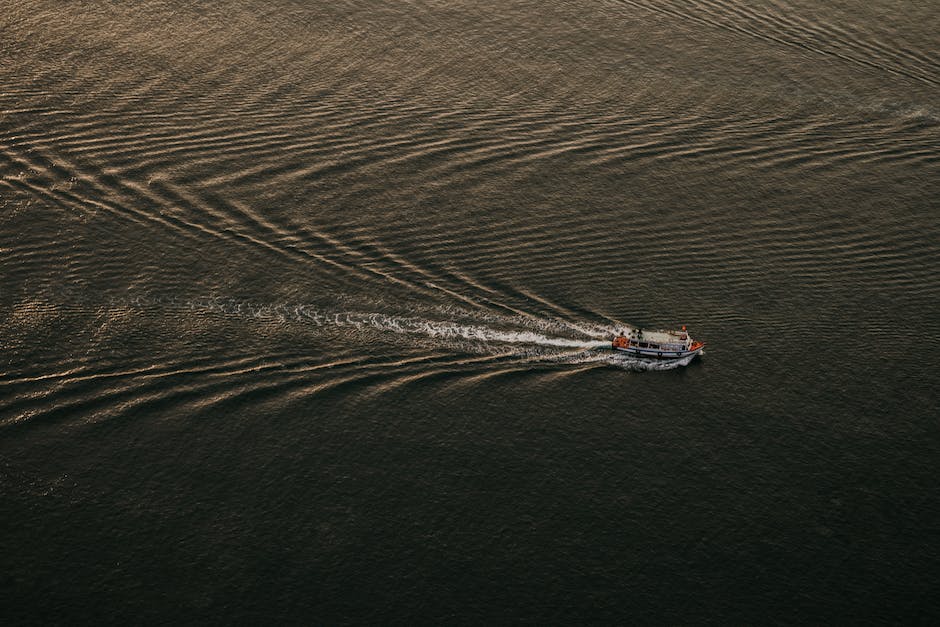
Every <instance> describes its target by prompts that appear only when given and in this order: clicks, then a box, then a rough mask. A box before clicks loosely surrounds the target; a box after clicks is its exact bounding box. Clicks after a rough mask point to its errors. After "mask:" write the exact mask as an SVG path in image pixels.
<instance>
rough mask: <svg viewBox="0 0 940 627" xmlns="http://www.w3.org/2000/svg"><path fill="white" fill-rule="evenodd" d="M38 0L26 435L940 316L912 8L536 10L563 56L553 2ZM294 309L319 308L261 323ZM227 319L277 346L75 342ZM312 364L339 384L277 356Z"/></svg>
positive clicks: (11, 295) (26, 168)
mask: <svg viewBox="0 0 940 627" xmlns="http://www.w3.org/2000/svg"><path fill="white" fill-rule="evenodd" d="M7 4H8V5H10V6H6V7H5V8H6V9H8V10H7V11H5V12H3V15H4V17H2V18H0V20H2V26H3V27H4V29H5V32H8V33H9V34H10V36H9V37H7V38H6V39H5V42H4V43H3V46H4V50H5V52H7V53H8V54H7V57H8V58H9V59H11V61H10V62H9V63H7V64H6V65H4V66H2V67H0V78H2V79H3V84H4V89H3V91H2V93H0V203H2V205H0V206H2V211H3V212H4V219H3V222H2V223H0V229H2V231H0V235H2V239H0V248H2V253H3V254H2V257H0V269H2V272H3V276H4V277H5V278H6V280H7V282H8V289H7V290H6V292H5V294H4V297H3V299H4V300H3V303H2V306H3V311H4V314H5V315H6V318H5V319H6V321H7V322H6V323H5V324H4V327H3V340H4V342H5V345H6V346H8V347H11V348H10V350H11V355H12V356H11V358H10V362H9V366H8V367H7V368H6V372H5V374H4V379H3V382H4V385H8V386H14V388H15V389H17V390H20V389H21V388H20V387H16V386H27V387H29V386H38V387H36V391H35V394H36V395H38V396H35V397H34V396H30V394H32V393H28V392H22V394H21V395H20V396H19V398H20V401H19V402H18V403H14V404H13V405H12V406H11V407H10V408H8V411H6V412H5V420H7V421H13V422H18V421H21V420H23V417H24V416H28V415H29V413H30V412H31V411H36V412H39V413H43V412H48V411H51V410H50V409H48V408H47V409H45V410H43V409H28V407H34V405H35V407H38V408H41V407H42V406H43V405H42V403H43V402H46V401H43V400H42V399H43V398H45V396H44V395H50V394H53V393H54V392H53V391H52V390H55V389H59V388H58V387H57V386H62V389H63V390H65V392H63V394H65V396H68V394H72V395H73V396H74V398H75V401H74V402H75V403H77V404H78V405H75V407H79V408H80V407H81V402H82V401H81V400H80V399H81V397H82V394H83V390H84V391H85V393H88V390H89V389H91V388H86V387H85V386H92V387H93V388H94V389H97V387H95V386H104V387H105V388H106V389H107V390H109V391H108V392H107V393H105V394H104V395H102V396H100V397H98V400H95V401H94V402H93V403H92V404H91V405H90V406H88V407H85V408H84V409H83V410H82V411H81V412H79V413H91V414H95V415H102V412H104V411H105V408H115V411H118V409H117V408H119V407H121V406H124V405H127V404H129V405H127V406H128V407H130V406H133V404H134V403H135V402H138V401H139V402H141V403H145V402H150V401H147V400H146V399H147V398H149V397H148V396H147V390H148V389H149V388H147V387H146V386H148V385H152V386H153V390H154V392H153V394H154V398H156V397H157V396H158V393H157V392H156V390H158V389H161V386H165V385H166V384H167V382H168V381H171V380H176V379H177V378H178V379H180V380H185V381H198V383H193V386H194V387H192V388H191V389H190V388H189V387H187V386H188V385H189V384H188V383H187V384H186V385H185V386H184V389H181V390H178V391H177V392H174V393H178V394H180V396H179V399H180V400H179V402H181V403H183V402H185V403H190V404H193V403H195V404H198V403H199V402H202V401H199V400H196V399H204V398H206V397H208V396H212V395H213V394H215V395H221V397H224V396H225V394H224V393H223V392H222V391H221V390H223V388H225V385H226V384H225V383H224V382H223V381H229V382H230V383H229V385H231V390H233V393H235V392H234V391H235V390H242V389H244V388H245V387H246V386H248V387H251V385H252V384H251V383H250V382H251V381H255V382H256V383H258V384H259V385H261V383H260V379H262V378H263V379H264V380H265V381H267V383H265V384H264V385H269V386H274V388H273V391H272V394H280V392H278V391H277V390H282V391H285V392H291V393H296V392H297V390H302V389H306V388H305V386H313V387H314V388H315V387H316V386H326V387H325V388H324V389H326V388H328V387H329V385H330V383H329V382H330V381H333V382H334V384H336V385H340V384H342V383H343V382H347V383H348V384H349V385H353V384H354V383H353V382H354V381H357V380H359V379H360V378H361V379H364V380H368V381H372V382H373V384H374V385H375V386H376V387H377V389H382V386H383V385H387V384H388V381H389V380H393V379H395V378H396V377H399V378H401V379H402V380H412V379H413V378H414V377H420V376H421V373H423V372H427V373H434V372H442V371H448V372H449V371H457V372H468V373H470V372H475V373H478V372H481V371H486V370H487V369H493V370H494V371H498V370H500V369H516V368H518V369H526V368H541V367H544V366H546V365H548V364H555V365H559V364H564V365H566V366H570V365H577V366H585V367H589V366H591V365H597V364H606V365H615V366H622V367H626V368H628V369H639V368H641V367H645V366H642V365H638V364H633V363H627V362H624V361H623V360H622V359H620V358H619V357H617V356H611V355H610V354H609V353H605V352H604V351H599V350H597V346H596V345H595V344H592V343H591V342H593V341H596V340H597V338H606V337H607V336H609V334H610V333H611V332H612V331H613V330H615V329H618V328H623V327H624V326H627V324H626V323H624V322H623V321H630V323H632V324H641V323H642V324H646V325H649V326H657V325H667V324H671V323H673V322H674V321H676V320H677V319H678V320H680V321H684V322H685V321H687V322H690V323H693V324H698V325H700V326H703V327H705V330H706V332H707V331H708V330H709V329H708V326H707V325H709V324H710V325H712V329H711V330H712V331H713V332H729V333H730V331H729V330H730V329H735V330H736V331H735V332H740V333H744V332H746V333H747V334H748V335H749V336H750V337H756V336H758V335H760V334H762V333H764V332H765V331H764V330H765V329H769V330H771V331H772V332H774V333H777V334H785V333H795V332H799V330H800V329H802V328H804V325H805V323H804V322H797V320H799V318H800V315H799V312H800V311H802V310H803V309H805V308H806V307H810V308H812V309H813V310H814V311H816V312H817V314H818V315H817V316H816V317H815V319H814V321H813V325H815V328H817V330H819V331H820V332H826V333H829V332H832V330H833V328H837V326H838V325H839V324H841V322H842V321H843V320H844V319H845V312H846V311H849V312H854V313H855V314H857V313H858V312H859V310H860V309H864V308H865V307H869V308H870V311H871V312H878V315H874V314H872V315H865V316H854V317H855V318H856V319H855V323H856V324H858V325H860V327H861V328H862V329H863V332H864V334H865V335H866V337H869V338H880V339H879V340H877V341H883V342H885V343H888V344H890V342H891V341H893V340H896V339H898V338H900V337H903V334H904V331H903V330H902V329H901V327H900V326H897V325H892V324H887V323H885V322H883V320H884V319H886V318H887V319H890V318H892V317H894V318H900V319H901V320H904V321H906V322H907V323H908V324H914V323H915V322H916V321H915V320H912V319H910V316H905V315H899V314H898V308H906V307H913V309H911V311H913V310H916V308H917V306H918V305H919V304H922V303H925V302H932V301H935V299H936V298H937V297H938V296H940V282H938V280H937V278H936V277H937V273H936V268H937V266H938V263H940V258H938V253H937V249H936V246H935V242H936V237H937V234H938V232H940V224H938V218H937V214H936V212H935V211H933V209H932V206H931V204H930V200H929V199H932V198H934V197H936V193H937V192H938V191H940V190H938V189H937V180H940V177H937V173H938V161H940V149H938V148H940V134H938V130H940V125H938V120H940V116H938V113H937V110H936V104H935V103H936V98H935V96H936V88H937V85H938V81H940V78H938V76H940V75H938V72H937V70H938V63H937V62H936V52H937V50H936V49H935V46H936V41H935V38H934V37H932V34H931V33H929V32H927V31H925V30H924V27H923V26H922V25H920V24H919V23H917V22H916V20H914V17H916V16H915V15H913V14H912V16H911V21H910V24H907V25H906V29H894V30H893V31H890V32H889V31H888V30H886V29H885V27H883V26H882V25H879V24H877V23H876V20H873V19H870V16H868V14H867V13H865V11H867V9H866V10H862V9H859V11H860V12H858V13H857V14H856V16H855V18H853V19H847V18H846V16H844V15H841V14H840V13H839V11H840V10H839V9H830V10H829V11H828V12H825V11H822V10H819V9H818V8H814V7H813V6H808V5H807V6H804V4H805V3H803V4H800V3H799V2H782V1H775V2H769V3H763V4H761V5H760V6H757V5H752V4H746V3H740V2H732V1H719V0H703V1H697V2H692V3H681V2H656V3H653V2H645V1H643V0H617V1H616V2H607V3H600V4H597V5H595V6H592V7H574V6H571V5H570V4H569V3H548V4H547V5H546V4H542V5H539V6H538V7H537V8H539V10H540V11H541V13H540V15H541V16H542V17H541V18H540V19H541V22H540V24H541V25H542V27H543V28H542V29H537V28H534V27H532V26H531V23H532V22H531V15H532V10H533V8H536V7H534V6H533V5H531V4H530V3H526V2H518V3H508V4H505V3H504V4H501V5H500V6H499V10H498V11H497V10H495V7H488V6H486V5H485V3H484V4H483V5H470V4H461V3H438V2H408V3H388V4H385V3H377V2H365V1H363V2H345V3H331V4H330V5H329V6H317V7H310V6H305V5H301V4H297V3H293V2H288V1H286V0H285V1H281V2H275V3H272V4H271V5H270V6H268V7H265V8H263V9H262V8H261V7H258V6H248V5H246V6H242V7H233V6H232V5H231V4H230V3H225V2H209V3H201V4H200V6H199V7H195V8H185V9H184V8H179V10H178V11H170V10H168V8H167V7H168V4H167V3H161V2H144V3H137V4H136V5H134V6H123V5H120V6H119V5H117V4H116V3H110V4H107V3H106V5H102V6H101V7H88V6H77V5H76V6H69V7H66V8H63V7H61V6H60V5H59V4H58V3H50V2H28V3H17V4H16V5H15V6H13V5H11V3H7ZM171 4H172V3H171ZM250 4H251V3H249V5H250ZM105 6H106V7H107V8H105ZM912 10H913V9H912ZM63 11H64V12H65V15H64V17H60V16H59V14H60V13H61V12H63ZM184 24H185V25H186V28H185V29H183V28H182V26H183V25H184ZM661 28H668V29H670V30H669V32H677V33H681V34H682V35H688V37H686V38H685V39H683V40H682V41H683V43H684V44H685V45H686V46H687V48H684V47H683V46H682V45H679V44H675V45H673V44H666V45H663V44H662V42H661V41H659V42H657V41H654V40H652V39H650V33H656V32H658V31H657V29H661ZM183 32H185V36H184V35H182V34H181V33H183ZM586 32H590V33H592V36H591V37H586V36H585V35H584V34H585V33H586ZM31 34H39V36H32V35H31ZM742 42H743V43H742ZM742 46H744V47H746V46H752V47H751V48H748V50H749V51H750V52H749V54H754V55H757V56H756V59H755V58H751V57H748V56H746V55H745V54H744V53H743V52H742V51H743V50H744V49H745V48H742ZM754 50H756V51H757V52H753V51H754ZM735 54H737V55H739V56H738V57H736V58H735V57H733V55H735ZM807 55H808V56H807ZM807 58H812V59H816V60H821V61H827V62H829V61H831V62H832V63H826V64H823V65H820V66H814V67H811V68H809V67H807V64H806V59H807ZM41 59H46V60H50V61H49V62H39V60H41ZM219 59H224V60H225V62H224V63H220V62H218V60H219ZM729 59H733V60H740V61H741V64H740V66H733V67H732V66H730V65H729V63H728V61H729ZM872 86H875V87H880V89H871V87H872ZM883 94H889V95H890V96H884V95H883ZM885 190H887V191H885ZM128 294H135V295H140V296H135V297H134V298H130V297H129V296H128ZM205 294H209V295H210V296H208V297H205V296H203V295H205ZM277 302H281V303H283V302H295V303H307V304H306V305H297V306H291V307H286V306H274V305H271V304H267V305H259V304H256V305H251V304H249V303H277ZM863 302H864V303H866V305H865V306H863V305H862V303H863ZM114 303H123V304H119V305H117V306H116V305H115V304H114ZM323 312H366V313H330V314H326V313H323ZM368 312H382V313H368ZM212 317H215V318H214V319H217V320H221V321H222V322H220V324H222V325H223V326H226V327H232V332H233V333H236V334H247V335H249V336H254V335H255V334H256V333H260V334H261V335H260V337H259V338H255V339H252V340H250V341H248V342H247V345H249V346H251V347H252V349H253V350H255V351H257V357H252V356H251V355H250V354H249V353H248V352H237V353H233V354H231V355H229V356H228V357H225V358H220V360H219V361H218V362H211V361H206V360H205V359H204V358H202V357H199V358H198V359H192V360H179V361H176V360H173V359H169V358H168V357H167V356H165V355H164V356H162V357H161V358H160V359H161V360H168V361H167V363H166V364H165V365H163V366H160V367H156V368H154V367H153V365H152V364H150V363H149V362H148V361H147V359H144V360H143V362H142V363H141V364H139V365H137V366H133V367H129V368H123V367H121V366H119V365H118V364H117V363H116V362H114V363H112V362H111V361H110V360H109V358H108V357H107V356H106V355H104V354H103V353H102V352H101V351H98V350H97V349H95V350H94V351H92V352H93V353H94V354H95V355H96V359H102V360H103V364H104V365H103V370H101V371H100V372H98V371H97V370H95V369H93V368H92V369H91V370H89V365H88V363H87V358H83V357H81V353H82V351H81V350H77V349H74V350H68V351H65V354H63V352H62V351H61V350H58V349H57V348H55V347H52V346H47V344H46V342H47V341H48V339H49V338H54V337H59V336H61V335H62V334H68V335H69V336H70V337H73V338H75V339H74V344H75V345H76V346H78V345H81V344H82V343H86V344H87V345H88V346H92V347H93V346H98V345H99V344H100V345H101V346H111V347H113V346H115V345H118V344H121V342H124V341H131V340H129V339H128V338H131V339H132V338H134V337H136V336H135V334H136V333H142V331H141V328H144V327H147V328H150V329H155V328H156V329H158V331H157V335H158V336H159V337H167V338H170V339H171V340H175V338H177V337H190V338H192V337H196V336H198V335H199V334H200V333H202V334H204V335H205V337H204V338H198V339H196V340H194V341H196V342H197V344H198V345H199V346H204V347H205V348H206V350H208V351H210V352H211V351H212V350H214V347H213V344H212V342H214V341H216V342H224V339H222V338H221V337H219V336H218V335H214V333H215V331H214V330H213V329H212V325H211V323H209V322H208V321H207V320H208V319H210V318H212ZM239 325H244V326H243V327H240V326H239ZM313 329H319V331H318V332H317V333H314V331H313ZM291 334H296V336H293V337H291V339H290V340H289V341H287V340H285V339H284V338H285V336H291ZM321 336H322V337H325V336H335V337H334V339H335V342H334V343H332V344H330V345H329V346H320V345H318V344H316V342H318V341H320V340H319V339H317V338H321ZM390 336H398V337H399V340H400V342H399V344H398V345H397V348H395V349H394V350H392V349H388V348H387V347H385V348H383V350H391V352H390V353H388V354H383V356H382V357H375V358H372V357H361V355H362V354H363V353H369V351H370V348H371V346H370V344H369V342H372V341H377V340H376V338H381V339H379V340H378V341H380V342H385V341H386V340H387V338H388V337H390ZM321 339H322V338H321ZM275 340H276V341H275ZM308 340H310V341H311V342H314V345H316V346H317V348H316V349H315V350H317V351H325V353H324V355H322V359H321V358H318V359H311V358H310V356H309V355H306V354H305V353H304V352H303V351H299V352H294V351H286V352H284V353H280V352H276V351H275V352H271V353H270V354H268V349H267V348H266V344H265V343H264V342H266V341H275V344H276V345H280V344H278V342H281V341H287V343H288V344H291V343H297V342H301V343H302V342H306V341H308ZM927 341H928V342H930V341H932V340H927ZM37 347H38V348H37ZM86 349H87V347H86ZM87 350H91V349H87ZM395 350H397V351H400V353H401V354H396V353H395ZM334 353H335V354H334ZM128 360H130V361H133V360H132V359H130V357H129V356H127V355H125V356H124V357H123V358H122V360H121V362H122V363H125V364H127V363H129V362H128ZM170 363H174V364H176V365H175V366H172V365H170ZM269 371H273V373H274V374H276V376H274V377H273V378H271V375H272V372H269ZM55 373H63V374H55ZM392 373H395V374H392ZM262 374H263V375H264V376H263V377H262ZM275 380H282V381H281V383H276V382H275ZM131 381H134V382H136V383H134V384H131V383H130V382H131ZM137 383H141V384H142V386H143V387H140V388H135V387H134V386H135V385H137ZM48 386H52V387H48ZM278 386H283V387H282V388H279V387H278ZM11 389H12V388H11ZM23 389H24V390H25V389H26V388H23ZM69 390H71V392H69ZM238 393H241V392H238ZM135 394H140V398H139V399H137V400H135ZM65 396H63V398H65ZM60 400H62V399H60ZM48 402H49V406H50V407H51V406H52V405H54V404H55V403H54V402H53V401H52V400H49V401H48ZM153 402H158V401H157V400H154V401H153ZM62 406H63V407H65V408H69V407H73V406H72V405H69V404H68V403H65V404H64V405H62ZM62 411H63V412H64V413H63V415H66V414H70V413H71V411H72V410H70V409H64V410H62ZM120 411H123V410H120Z"/></svg>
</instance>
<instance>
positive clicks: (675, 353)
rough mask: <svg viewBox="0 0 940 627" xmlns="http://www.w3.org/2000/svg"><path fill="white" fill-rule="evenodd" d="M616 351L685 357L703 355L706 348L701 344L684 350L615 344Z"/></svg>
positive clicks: (661, 357)
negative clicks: (623, 346) (693, 348)
mask: <svg viewBox="0 0 940 627" xmlns="http://www.w3.org/2000/svg"><path fill="white" fill-rule="evenodd" d="M613 349H614V350H615V351H620V352H621V353H626V354H628V355H632V356H634V357H643V358H644V359H682V358H684V357H691V356H695V355H701V354H702V351H703V350H705V347H704V346H700V347H699V348H696V349H695V350H687V351H685V350H683V351H669V350H666V351H664V350H659V349H652V348H634V347H632V346H631V347H629V348H621V347H619V346H614V347H613Z"/></svg>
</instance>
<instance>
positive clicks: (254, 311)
mask: <svg viewBox="0 0 940 627" xmlns="http://www.w3.org/2000/svg"><path fill="white" fill-rule="evenodd" d="M112 304H114V303H112ZM123 305H124V306H127V305H132V306H135V307H148V306H155V305H160V306H162V307H169V308H173V309H177V308H178V309H182V310H188V311H191V312H194V313H199V314H214V315H219V316H223V317H226V318H240V319H252V320H256V321H259V322H266V323H277V324H287V323H294V324H303V325H307V326H313V327H317V328H324V329H336V330H342V329H354V330H357V331H363V332H369V331H372V332H378V333H380V334H388V333H392V334H395V335H396V336H404V337H408V336H411V337H421V338H425V339H431V340H435V341H436V342H437V343H439V344H442V345H453V346H454V348H460V349H464V350H471V351H472V352H476V353H484V354H495V353H501V354H507V350H506V349H507V347H513V350H512V351H511V352H510V353H509V355H508V356H511V357H513V358H515V359H517V360H519V361H520V362H523V363H531V364H533V365H534V364H544V365H548V364H557V365H568V366H611V367H617V368H622V369H627V370H636V371H646V370H672V369H674V368H679V367H681V366H685V365H688V364H689V363H690V362H691V361H692V359H693V358H692V357H687V358H683V359H676V360H668V361H663V360H652V359H642V358H638V357H633V356H629V355H625V354H624V353H618V352H616V351H613V350H611V346H610V339H608V338H612V337H613V336H614V335H616V334H617V333H619V332H621V331H622V330H624V329H629V328H630V327H629V325H617V326H612V325H598V324H594V323H590V322H571V321H567V320H559V319H546V318H537V317H533V316H505V315H488V316H487V315H483V316H481V315H480V314H479V313H478V312H466V311H459V310H454V309H449V310H447V311H446V312H441V313H446V314H447V315H449V316H451V317H452V318H465V319H466V318H478V319H477V320H473V319H470V320H453V319H451V320H435V319H430V318H428V317H425V316H419V315H392V314H387V313H381V312H355V311H345V312H331V311H326V310H323V309H320V308H317V307H315V306H313V305H304V304H298V305H288V304H256V303H247V302H240V301H234V300H225V299H219V298H201V299H195V300H188V301H179V300H172V301H163V302H158V301H155V300H152V299H147V298H135V299H132V300H131V301H126V302H125V303H123ZM479 318H483V320H482V321H481V320H479ZM357 335H360V334H357ZM602 338H603V339H602ZM354 341H355V339H354ZM358 341H367V340H366V339H365V338H362V337H360V338H359V339H358Z"/></svg>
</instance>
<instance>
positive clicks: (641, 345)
mask: <svg viewBox="0 0 940 627" xmlns="http://www.w3.org/2000/svg"><path fill="white" fill-rule="evenodd" d="M649 346H650V345H649V344H647V343H646V342H640V348H649Z"/></svg>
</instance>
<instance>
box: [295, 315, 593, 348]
mask: <svg viewBox="0 0 940 627" xmlns="http://www.w3.org/2000/svg"><path fill="white" fill-rule="evenodd" d="M305 315H306V316H307V317H308V319H310V320H311V321H313V322H315V323H316V324H321V325H322V324H331V325H336V326H356V327H363V326H370V327H373V328H375V329H378V330H380V331H391V332H392V333H400V334H419V335H426V336H428V337H434V338H442V339H462V340H470V341H474V342H484V343H504V344H526V345H529V346H555V347H559V348H600V347H602V346H607V345H608V342H606V341H603V340H580V339H571V338H562V337H551V336H548V335H543V334H542V333H537V332H535V331H504V330H499V329H494V328H491V327H484V326H479V325H470V324H459V323H456V322H448V321H440V320H424V319H421V318H408V317H401V316H389V315H385V314H381V313H338V314H323V313H321V312H306V314H305Z"/></svg>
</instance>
